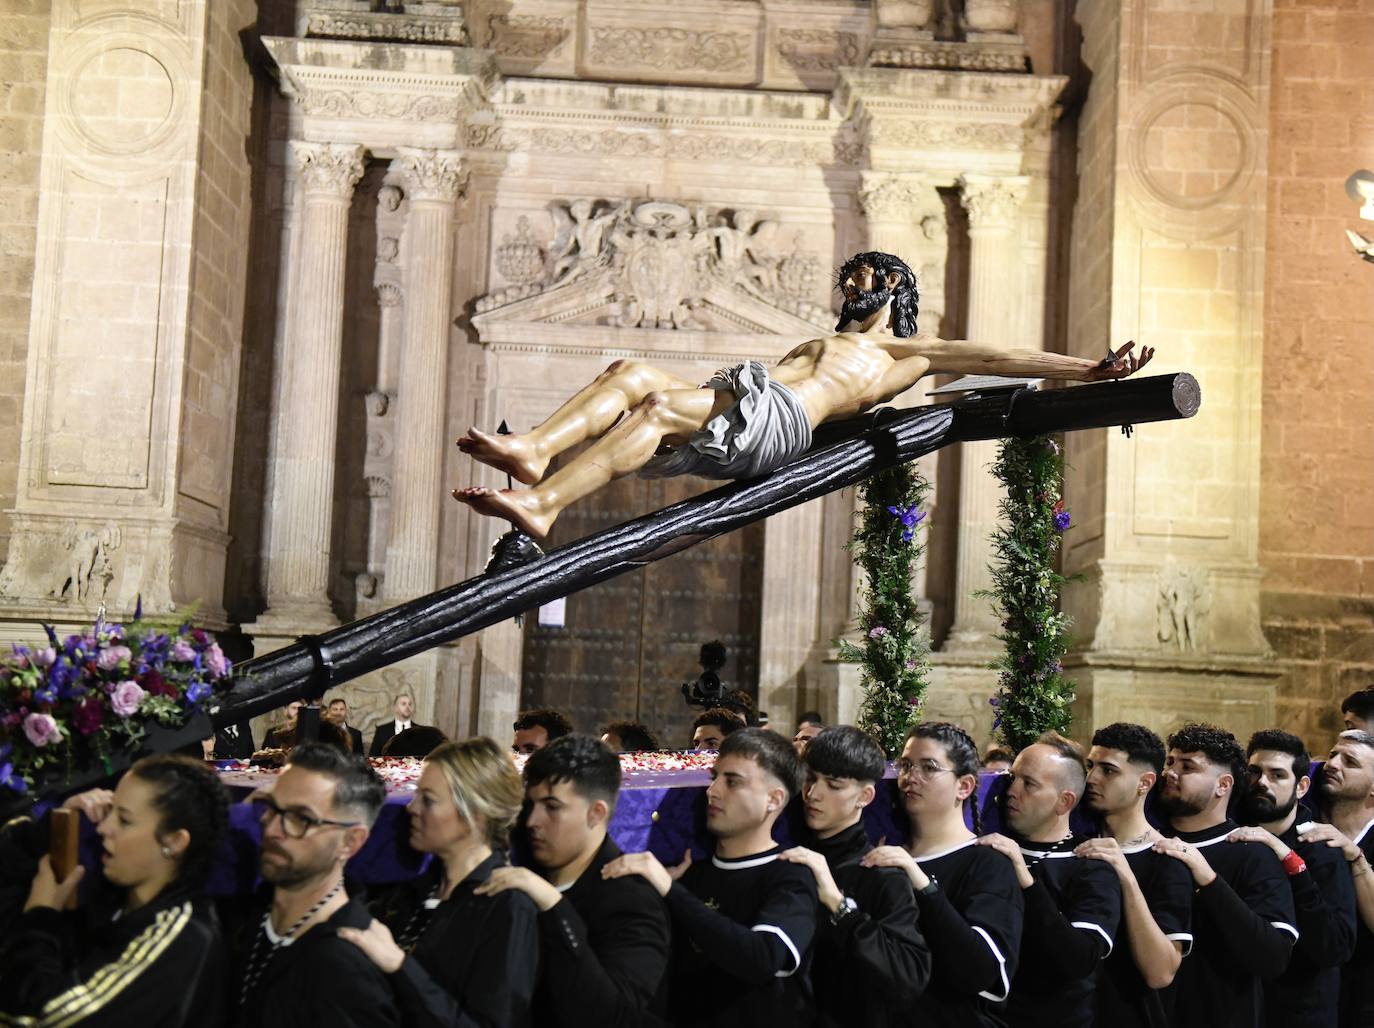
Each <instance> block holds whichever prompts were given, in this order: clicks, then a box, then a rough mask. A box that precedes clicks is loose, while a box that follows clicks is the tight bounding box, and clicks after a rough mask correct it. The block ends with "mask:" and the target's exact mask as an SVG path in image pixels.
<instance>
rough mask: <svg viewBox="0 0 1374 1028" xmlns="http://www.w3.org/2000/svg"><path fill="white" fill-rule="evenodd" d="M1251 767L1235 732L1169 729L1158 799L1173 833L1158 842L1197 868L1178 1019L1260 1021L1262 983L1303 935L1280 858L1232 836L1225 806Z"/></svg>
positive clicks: (1249, 1027)
mask: <svg viewBox="0 0 1374 1028" xmlns="http://www.w3.org/2000/svg"><path fill="white" fill-rule="evenodd" d="M1244 774H1245V753H1244V751H1242V750H1241V748H1240V744H1239V743H1238V742H1236V738H1235V736H1233V735H1232V734H1231V733H1230V732H1227V731H1224V730H1222V729H1220V728H1217V727H1215V726H1213V725H1204V724H1189V725H1185V726H1184V727H1183V728H1181V729H1180V730H1179V731H1177V732H1175V733H1174V734H1173V735H1171V736H1170V737H1169V755H1168V757H1167V758H1166V760H1165V765H1164V785H1163V788H1162V789H1161V791H1160V795H1159V803H1160V808H1161V810H1163V812H1164V813H1165V815H1166V816H1168V818H1169V825H1170V831H1171V832H1172V836H1171V837H1170V838H1166V839H1161V840H1160V841H1159V842H1157V843H1155V848H1156V849H1157V850H1158V851H1159V852H1161V853H1165V854H1168V855H1169V856H1171V857H1175V858H1177V859H1178V860H1180V861H1182V862H1183V864H1184V865H1185V866H1186V867H1187V868H1188V870H1189V871H1190V872H1191V873H1192V876H1193V884H1194V885H1195V886H1196V892H1194V894H1193V939H1194V942H1193V951H1192V953H1191V954H1190V955H1189V957H1188V959H1187V960H1185V961H1184V962H1183V966H1182V967H1181V968H1180V969H1179V972H1178V976H1177V977H1176V978H1175V980H1174V989H1175V990H1176V992H1175V996H1174V1023H1175V1024H1177V1025H1179V1026H1181V1028H1193V1026H1196V1028H1220V1026H1227V1028H1232V1026H1234V1028H1257V1026H1259V1025H1260V1024H1262V1023H1263V1020H1262V1012H1261V1011H1262V997H1261V987H1260V983H1261V982H1262V981H1264V980H1268V979H1273V978H1277V977H1278V976H1279V975H1281V974H1283V972H1284V969H1285V968H1286V967H1287V966H1288V960H1289V958H1290V956H1291V955H1292V952H1293V944H1294V943H1295V942H1296V941H1297V936H1298V930H1297V928H1296V927H1295V926H1294V913H1293V894H1292V891H1291V890H1290V889H1289V887H1288V881H1287V876H1285V875H1284V873H1283V866H1282V865H1281V864H1280V863H1279V859H1278V857H1276V856H1274V854H1273V853H1272V852H1271V851H1270V849H1269V847H1267V846H1263V845H1261V844H1259V843H1255V842H1228V841H1227V839H1228V837H1229V836H1230V834H1231V833H1232V832H1233V831H1235V829H1236V828H1237V827H1238V826H1237V825H1236V823H1235V822H1234V821H1232V820H1230V819H1229V818H1228V817H1227V816H1226V805H1227V802H1228V800H1229V799H1230V797H1231V792H1232V790H1233V789H1234V788H1235V787H1236V783H1237V782H1238V781H1240V780H1242V776H1243V775H1244Z"/></svg>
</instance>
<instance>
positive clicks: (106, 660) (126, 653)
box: [95, 646, 134, 671]
mask: <svg viewBox="0 0 1374 1028" xmlns="http://www.w3.org/2000/svg"><path fill="white" fill-rule="evenodd" d="M133 655H134V654H133V651H132V650H131V649H129V647H127V646H111V647H109V648H108V649H104V650H101V651H100V656H99V657H97V658H96V659H95V664H96V667H98V668H100V670H101V671H113V670H114V669H115V668H117V667H119V665H120V664H121V663H123V662H124V661H126V660H128V659H129V658H130V657H132V656H133Z"/></svg>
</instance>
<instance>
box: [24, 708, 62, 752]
mask: <svg viewBox="0 0 1374 1028" xmlns="http://www.w3.org/2000/svg"><path fill="white" fill-rule="evenodd" d="M24 734H25V735H27V736H28V737H29V742H31V743H33V744H34V745H35V746H46V745H48V743H50V742H61V741H62V729H60V728H58V727H57V722H56V721H54V720H53V719H52V715H51V714H30V715H29V716H28V717H26V718H24Z"/></svg>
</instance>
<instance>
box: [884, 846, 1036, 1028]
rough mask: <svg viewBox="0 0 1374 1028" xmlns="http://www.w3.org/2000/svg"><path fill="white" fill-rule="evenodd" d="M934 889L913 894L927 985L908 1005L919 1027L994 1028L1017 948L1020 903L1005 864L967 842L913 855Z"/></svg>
mask: <svg viewBox="0 0 1374 1028" xmlns="http://www.w3.org/2000/svg"><path fill="white" fill-rule="evenodd" d="M917 863H919V864H920V865H921V870H923V871H924V872H925V873H926V874H927V875H928V876H929V877H930V878H931V879H932V880H933V881H935V882H936V883H937V888H936V889H935V890H934V891H933V892H928V893H917V894H916V906H917V909H918V910H919V911H920V914H921V930H922V933H923V934H924V935H925V938H926V943H927V945H929V946H930V952H931V957H932V960H931V976H930V984H929V985H928V986H927V987H926V991H925V993H924V995H922V996H921V998H920V999H919V1000H917V1001H916V1003H915V1005H914V1006H913V1007H912V1016H911V1018H910V1023H912V1024H919V1025H921V1026H922V1028H926V1026H930V1028H975V1026H977V1028H1000V1026H1001V1025H1002V1024H1004V1023H1005V1022H1003V1020H1002V1017H1001V1015H1000V1014H999V1013H998V1009H999V1008H998V1006H997V1004H1000V1003H1001V1002H1002V1001H1003V1000H1005V999H1006V998H1007V994H1008V993H1009V992H1010V991H1011V979H1012V976H1013V975H1014V974H1015V973H1016V960H1017V955H1018V954H1019V952H1020V949H1021V924H1022V918H1023V913H1024V907H1025V899H1024V897H1023V896H1022V895H1021V886H1020V885H1019V884H1017V881H1016V871H1015V870H1014V869H1013V868H1012V866H1011V861H1010V860H1008V859H1007V858H1006V857H1004V856H1002V854H1000V853H998V852H997V851H996V850H993V849H989V848H988V847H986V846H978V845H976V844H975V843H974V841H973V840H972V839H970V840H969V841H968V842H964V843H960V844H959V845H958V846H955V847H953V848H952V849H948V850H942V851H940V852H939V853H935V854H931V855H930V856H925V857H919V858H918V859H917Z"/></svg>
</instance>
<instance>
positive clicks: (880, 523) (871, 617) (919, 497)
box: [840, 464, 930, 757]
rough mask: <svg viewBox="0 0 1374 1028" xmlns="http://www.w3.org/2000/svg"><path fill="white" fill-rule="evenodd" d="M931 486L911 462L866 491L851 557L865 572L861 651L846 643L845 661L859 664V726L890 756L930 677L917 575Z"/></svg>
mask: <svg viewBox="0 0 1374 1028" xmlns="http://www.w3.org/2000/svg"><path fill="white" fill-rule="evenodd" d="M929 493H930V483H929V482H928V481H926V479H925V477H924V476H923V475H922V474H921V473H920V472H919V471H918V470H917V469H916V467H915V466H914V465H912V464H902V465H899V466H897V467H895V468H889V469H887V470H885V471H880V472H878V473H877V474H876V475H874V476H873V477H872V478H870V479H869V480H868V481H867V482H865V483H864V484H863V486H862V487H861V489H860V493H859V497H860V500H861V501H862V502H863V509H862V511H860V513H859V515H858V525H857V526H856V527H855V529H854V538H853V539H852V540H851V541H850V544H849V551H850V553H852V554H853V555H854V562H855V563H856V564H858V565H859V567H860V568H862V569H863V572H864V584H863V586H862V587H861V589H860V593H859V600H860V609H859V630H860V631H861V632H862V633H863V635H862V639H861V641H860V644H859V645H855V644H854V643H851V642H849V641H847V640H841V641H840V659H841V660H843V661H846V662H848V663H853V664H859V665H860V666H861V670H860V680H861V682H862V686H863V696H864V698H863V703H862V705H861V706H860V708H859V727H860V728H862V729H863V730H864V731H866V732H868V733H869V734H870V735H872V736H873V737H874V738H875V739H877V740H878V743H879V745H881V746H882V747H883V750H884V751H885V752H886V753H887V755H888V756H889V757H892V756H895V755H896V753H897V751H898V750H899V749H901V746H902V739H903V738H904V737H905V736H906V732H907V729H908V728H910V727H911V725H912V724H914V723H915V722H916V721H917V720H919V719H920V716H921V704H922V702H923V701H924V700H925V694H926V689H927V688H928V682H927V680H928V678H929V675H930V643H929V640H928V639H927V637H926V635H925V633H924V632H923V631H922V626H923V625H924V623H925V614H924V612H923V611H922V610H921V608H920V607H919V606H918V605H917V603H916V600H915V598H914V597H913V596H912V594H911V575H912V571H913V569H914V568H915V567H917V566H918V564H919V562H920V560H921V557H922V556H923V555H924V553H925V544H924V543H923V542H921V541H920V539H919V538H918V534H917V527H918V526H919V525H920V524H921V522H922V521H923V520H925V513H924V512H923V511H922V510H921V508H922V507H923V506H925V503H926V498H927V496H928V495H929Z"/></svg>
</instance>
